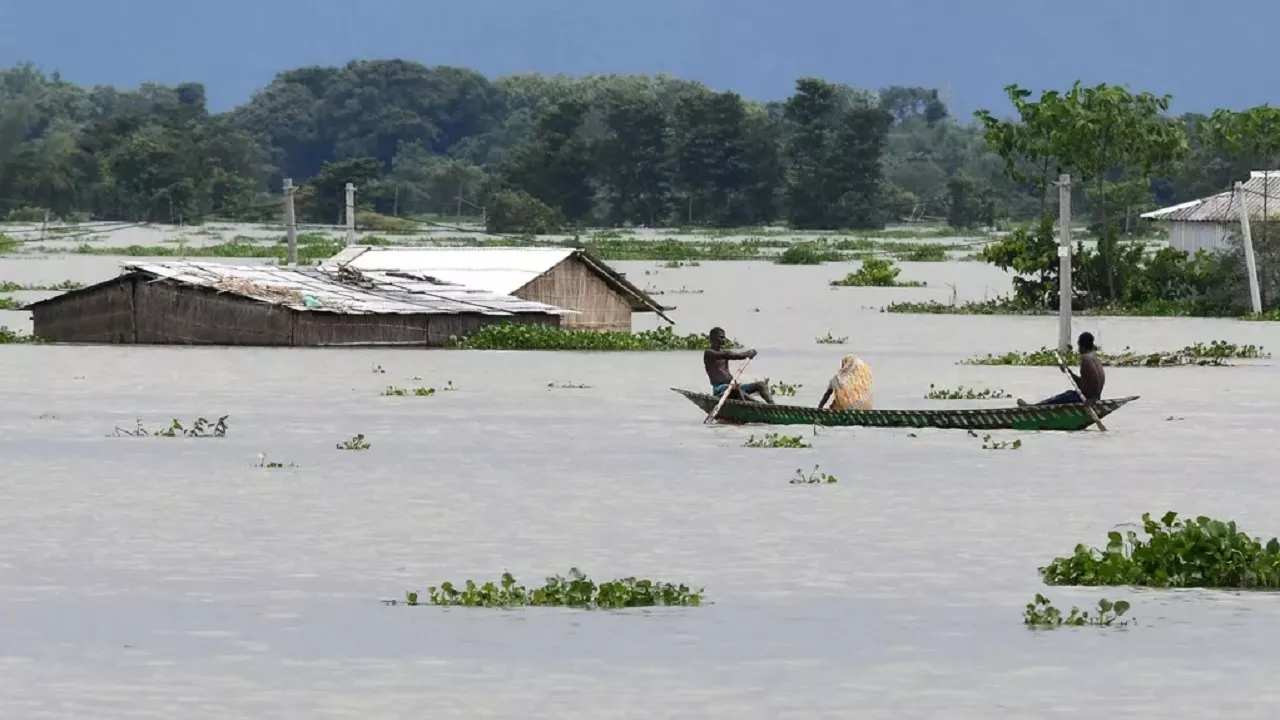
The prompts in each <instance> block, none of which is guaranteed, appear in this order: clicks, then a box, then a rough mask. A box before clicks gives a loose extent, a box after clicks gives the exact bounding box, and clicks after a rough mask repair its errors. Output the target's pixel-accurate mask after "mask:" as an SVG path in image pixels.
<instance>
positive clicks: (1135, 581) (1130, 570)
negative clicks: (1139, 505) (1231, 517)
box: [1040, 512, 1280, 590]
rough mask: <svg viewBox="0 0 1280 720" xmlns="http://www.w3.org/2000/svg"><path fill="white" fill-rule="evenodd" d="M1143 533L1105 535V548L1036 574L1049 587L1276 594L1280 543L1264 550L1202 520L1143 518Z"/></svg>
mask: <svg viewBox="0 0 1280 720" xmlns="http://www.w3.org/2000/svg"><path fill="white" fill-rule="evenodd" d="M1142 533H1143V534H1144V535H1145V536H1146V537H1145V538H1144V537H1142V536H1140V535H1139V534H1138V533H1137V532H1135V531H1133V530H1128V531H1125V532H1124V533H1121V532H1119V531H1116V530H1113V531H1111V532H1109V533H1107V545H1106V547H1103V548H1091V547H1086V546H1084V545H1076V548H1075V551H1074V552H1073V553H1072V555H1071V556H1070V557H1060V558H1054V559H1053V561H1052V562H1050V563H1049V564H1048V565H1046V566H1045V567H1042V568H1040V576H1041V577H1042V578H1044V581H1045V583H1047V584H1049V585H1108V586H1110V585H1133V586H1136V587H1155V588H1222V589H1228V588H1229V589H1244V590H1248V589H1268V590H1273V589H1277V588H1280V540H1276V538H1272V539H1271V540H1269V541H1267V542H1266V543H1265V544H1264V543H1263V542H1262V541H1261V540H1260V539H1257V538H1252V537H1250V536H1249V535H1247V534H1245V533H1244V532H1242V531H1240V530H1239V529H1237V528H1236V524H1235V522H1234V521H1232V522H1222V521H1221V520H1213V519H1211V518H1207V517H1203V516H1201V517H1197V518H1195V519H1194V520H1180V519H1178V514H1177V513H1175V512H1167V513H1165V514H1164V516H1163V517H1161V518H1160V519H1159V520H1153V519H1152V518H1151V514H1150V513H1144V514H1143V516H1142Z"/></svg>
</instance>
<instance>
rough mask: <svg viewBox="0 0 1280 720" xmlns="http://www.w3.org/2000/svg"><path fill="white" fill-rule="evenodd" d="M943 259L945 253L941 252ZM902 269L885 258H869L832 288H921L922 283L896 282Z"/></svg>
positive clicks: (834, 282) (833, 283)
mask: <svg viewBox="0 0 1280 720" xmlns="http://www.w3.org/2000/svg"><path fill="white" fill-rule="evenodd" d="M939 252H942V254H943V259H946V253H945V252H943V251H942V250H939ZM901 272H902V268H900V267H898V266H896V265H894V264H893V261H892V260H888V259H886V258H877V257H869V258H867V259H866V260H863V261H862V267H860V268H858V270H857V271H856V272H851V273H849V274H848V275H845V276H844V278H843V279H840V280H832V281H831V286H832V287H923V286H924V283H922V282H915V281H901V280H898V275H899V273H901Z"/></svg>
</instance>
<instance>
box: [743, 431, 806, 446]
mask: <svg viewBox="0 0 1280 720" xmlns="http://www.w3.org/2000/svg"><path fill="white" fill-rule="evenodd" d="M742 447H749V448H796V449H805V448H811V447H813V446H812V445H810V444H809V443H807V442H805V439H804V437H803V436H801V435H779V434H778V433H765V436H764V437H762V438H757V437H756V436H755V435H752V436H751V437H749V438H747V441H746V442H745V443H743V445H742Z"/></svg>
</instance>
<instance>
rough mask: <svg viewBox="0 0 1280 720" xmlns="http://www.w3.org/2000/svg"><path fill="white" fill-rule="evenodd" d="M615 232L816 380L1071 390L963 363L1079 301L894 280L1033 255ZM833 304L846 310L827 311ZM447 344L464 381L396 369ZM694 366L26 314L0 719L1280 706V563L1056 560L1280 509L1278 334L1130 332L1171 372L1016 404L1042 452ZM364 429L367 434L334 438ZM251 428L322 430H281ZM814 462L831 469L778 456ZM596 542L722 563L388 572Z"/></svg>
mask: <svg viewBox="0 0 1280 720" xmlns="http://www.w3.org/2000/svg"><path fill="white" fill-rule="evenodd" d="M114 262H115V261H114V260H112V259H109V258H101V257H99V258H80V257H77V258H58V257H53V258H48V259H45V260H40V259H37V258H28V257H18V258H4V259H0V278H3V279H6V280H14V281H18V282H52V281H57V280H62V279H67V278H72V279H78V280H85V281H89V280H94V279H99V278H105V277H109V276H110V275H111V274H113V273H114V267H113V265H114ZM618 265H619V266H620V268H621V269H623V270H624V271H626V272H628V274H629V277H631V278H632V279H633V280H637V281H638V282H640V284H642V285H644V284H648V285H650V286H652V287H654V288H659V289H668V290H669V289H676V288H681V287H685V288H688V289H700V290H704V291H705V292H703V293H701V294H697V293H687V294H666V295H662V296H660V298H661V299H662V300H664V301H665V302H666V303H667V304H671V305H677V306H678V307H679V309H678V310H676V311H675V313H674V316H675V317H676V318H677V319H678V321H679V325H678V327H677V330H678V331H680V332H694V331H705V330H706V329H707V328H708V327H710V326H711V325H713V324H719V325H723V326H724V327H725V328H726V329H727V330H728V332H729V334H730V335H731V336H733V337H736V338H738V339H739V340H741V341H743V342H744V343H747V344H749V345H751V346H754V347H756V348H758V349H759V350H760V355H759V357H758V358H757V359H756V360H755V361H754V362H753V363H752V365H751V367H750V368H749V369H748V375H756V376H763V375H767V376H769V377H770V378H772V379H773V380H774V381H778V380H785V381H788V382H791V383H801V384H803V387H801V389H800V396H799V398H797V399H798V400H799V401H802V402H805V403H813V402H816V401H817V399H818V397H819V396H820V394H821V386H822V383H823V381H824V380H825V379H826V378H828V377H829V376H830V374H831V373H832V372H834V371H835V369H836V368H837V366H838V365H839V361H840V356H841V354H842V353H844V352H856V353H858V354H859V355H860V356H861V357H863V358H864V359H866V360H867V361H868V362H869V363H870V364H871V366H872V368H873V369H874V371H875V377H876V397H877V404H878V406H880V407H886V408H889V407H926V406H929V407H933V406H937V405H938V403H936V402H935V401H927V400H924V399H923V395H924V393H925V391H927V390H928V386H929V384H930V383H934V384H936V385H938V386H939V387H953V386H955V385H957V384H964V385H966V386H971V387H972V386H977V387H994V388H1003V389H1005V390H1007V391H1009V392H1011V393H1013V394H1015V395H1018V396H1025V397H1028V398H1032V399H1034V398H1037V397H1039V396H1046V395H1049V394H1052V393H1056V392H1058V391H1060V390H1062V389H1063V385H1062V377H1061V375H1059V374H1058V373H1057V372H1056V371H1054V370H1053V369H1047V368H990V367H968V366H959V365H956V364H955V363H956V361H957V360H961V359H963V358H965V357H967V356H970V355H972V354H975V353H982V352H987V351H1005V350H1013V349H1034V348H1037V347H1040V346H1041V345H1052V344H1053V343H1054V341H1055V339H1056V336H1057V334H1056V325H1055V321H1054V320H1053V319H1051V318H998V317H997V318H992V317H945V316H903V315H889V314H883V313H880V312H878V310H877V309H876V308H878V307H879V306H881V305H883V304H884V303H885V302H888V301H889V300H892V299H899V298H901V299H928V298H935V299H941V300H945V299H947V298H949V297H950V295H951V293H952V289H951V288H948V287H945V285H944V283H947V282H951V283H954V284H955V286H956V287H955V292H956V294H957V296H958V297H959V298H961V299H964V298H970V297H981V296H982V295H983V294H984V293H989V294H996V293H998V292H1004V291H1005V290H1007V288H1008V281H1007V279H1005V278H1004V277H1003V276H1002V275H1001V274H1000V273H999V272H998V271H994V270H992V269H991V268H989V267H985V266H982V265H978V264H975V263H947V264H942V263H934V264H930V263H921V264H911V263H906V264H904V265H903V266H904V268H905V270H904V272H903V277H904V279H920V280H927V281H928V282H929V287H927V288H922V289H900V290H899V289H858V288H840V289H835V290H832V289H829V288H828V287H826V282H827V281H828V280H830V279H834V278H837V277H840V276H842V275H843V274H844V273H845V272H847V271H848V270H849V269H851V268H852V267H854V266H855V265H854V264H850V265H847V266H840V265H828V266H822V267H777V266H773V265H769V264H766V263H716V264H711V263H704V264H703V265H702V266H700V267H688V268H680V269H659V270H657V272H656V274H650V275H645V271H646V270H648V271H649V272H650V273H653V270H654V265H653V264H651V263H618ZM24 315H25V313H10V314H9V315H8V316H6V317H3V318H0V324H6V323H7V324H10V325H15V324H19V323H18V321H19V320H22V318H23V317H24ZM652 325H653V321H652V320H651V319H648V318H646V319H643V320H640V321H638V322H637V326H643V327H650V326H652ZM27 327H29V326H27ZM1083 329H1089V330H1092V331H1093V332H1094V333H1095V334H1096V335H1098V336H1099V340H1100V342H1101V344H1103V345H1104V346H1105V347H1108V348H1111V349H1118V348H1119V347H1122V346H1124V345H1130V346H1133V347H1134V348H1136V349H1145V350H1167V349H1175V348H1177V347H1181V346H1182V345H1185V344H1188V343H1191V342H1195V341H1209V340H1213V339H1223V340H1229V341H1233V342H1239V343H1245V342H1249V343H1260V344H1264V345H1268V346H1277V348H1278V349H1280V330H1278V329H1277V327H1276V326H1275V325H1274V324H1268V323H1243V322H1235V321H1209V320H1182V319H1178V320H1164V319H1119V318H1116V319H1112V318H1107V319H1096V318H1083V319H1079V322H1078V323H1077V326H1076V330H1077V331H1078V330H1083ZM827 332H831V333H832V334H834V335H837V336H846V335H847V336H848V337H849V340H848V343H847V344H845V345H842V346H841V345H820V344H816V343H815V342H814V338H815V337H817V336H820V335H825V334H826V333H827ZM375 366H381V368H383V369H384V370H385V373H375V372H373V368H374V367H375ZM415 377H420V378H422V379H421V380H415V379H414V378H415ZM448 381H452V383H453V385H454V386H455V387H456V388H457V391H456V392H441V393H438V394H437V395H435V396H434V397H427V398H419V397H407V398H384V397H380V396H379V392H380V391H381V390H382V389H383V388H384V387H385V386H386V385H388V384H394V385H397V386H400V387H412V386H417V385H432V386H435V387H437V388H440V387H443V386H444V385H445V383H446V382H448ZM549 383H555V384H561V383H566V384H567V383H573V384H586V385H590V386H591V387H590V388H587V389H559V388H549V387H548V384H549ZM704 384H705V378H704V377H703V376H702V370H701V365H700V362H699V357H698V356H697V354H696V353H670V354H660V353H651V354H645V353H636V354H587V353H582V354H564V353H555V354H550V353H546V354H540V353H516V352H466V353H464V352H456V351H420V350H263V349H226V348H215V349H193V348H149V347H36V346H8V347H3V348H0V398H2V399H3V400H2V402H0V458H3V465H0V467H3V472H2V473H0V475H2V478H0V617H3V618H4V622H3V623H0V717H4V718H10V717H12V718H84V717H94V718H97V717H102V718H166V719H167V718H175V717H181V718H186V719H194V718H285V717H289V718H292V717H299V718H399V717H406V718H408V717H414V718H418V717H423V718H425V717H431V718H441V717H443V718H565V717H581V718H606V717H625V718H650V717H661V718H686V717H687V718H707V717H726V718H819V717H831V718H851V717H857V718H963V719H968V718H973V719H984V720H985V719H988V718H1029V717H1062V718H1080V717H1107V718H1152V717H1164V718H1199V717H1215V718H1274V717H1276V716H1277V714H1280V690H1277V689H1276V688H1275V682H1274V669H1275V667H1276V666H1277V665H1278V664H1280V631H1277V629H1276V628H1277V626H1278V621H1280V597H1277V596H1275V595H1271V594H1262V593H1226V592H1203V591H1192V592H1151V591H1134V590H1129V589H1123V588H1105V589H1103V588H1099V589H1080V588H1046V587H1045V586H1044V585H1043V584H1042V583H1041V582H1040V581H1039V578H1038V575H1037V573H1036V568H1037V567H1038V566H1040V565H1043V564H1045V563H1046V562H1048V561H1049V560H1050V559H1052V558H1053V557H1055V556H1057V555H1062V554H1066V553H1069V552H1070V550H1071V549H1072V547H1073V546H1074V545H1075V544H1076V543H1078V542H1088V543H1091V544H1097V543H1099V542H1101V541H1102V540H1103V539H1104V537H1105V533H1106V532H1107V531H1108V530H1110V529H1112V528H1113V527H1114V526H1116V525H1117V524H1120V523H1125V522H1130V521H1134V520H1137V519H1138V517H1139V515H1140V514H1141V513H1143V512H1146V511H1150V512H1152V513H1156V514H1160V513H1163V512H1164V511H1165V510H1169V509H1174V510H1179V511H1181V512H1183V513H1187V514H1206V515H1211V516H1215V517H1222V518H1232V519H1235V520H1237V521H1238V522H1240V524H1241V525H1242V526H1243V527H1244V528H1245V529H1246V530H1248V531H1251V532H1253V533H1255V534H1260V535H1261V534H1265V535H1266V537H1270V536H1271V535H1274V534H1277V533H1280V520H1278V519H1277V518H1276V516H1275V513H1274V508H1275V507H1277V506H1280V484H1277V483H1276V481H1275V478H1276V474H1275V467H1276V466H1277V463H1280V432H1278V429H1280V421H1278V420H1277V417H1280V367H1278V366H1277V365H1276V364H1275V363H1274V362H1272V361H1261V362H1253V363H1249V362H1242V363H1240V364H1239V365H1238V366H1236V367H1230V368H1174V369H1123V368H1117V369H1112V370H1111V371H1110V372H1109V374H1108V394H1109V395H1116V396H1118V395H1133V394H1136V395H1141V396H1142V399H1141V400H1140V401H1138V402H1136V403H1134V404H1131V405H1129V406H1127V407H1125V408H1124V409H1122V410H1121V411H1120V412H1118V413H1117V414H1115V415H1113V416H1111V417H1110V418H1108V422H1107V425H1108V427H1109V428H1110V430H1111V432H1109V433H1107V434H1101V433H1097V432H1095V431H1089V432H1085V433H1076V434H1052V433H1046V434H1016V433H995V435H996V438H997V439H1012V438H1013V437H1014V436H1015V435H1019V436H1021V437H1022V438H1023V440H1024V443H1025V444H1024V445H1023V447H1022V448H1021V449H1020V450H1017V451H986V450H983V449H982V448H981V440H979V439H977V438H972V437H969V436H968V435H966V434H964V433H962V432H953V431H919V432H917V433H915V436H914V437H913V436H912V434H911V433H908V432H906V431H899V430H873V429H859V428H847V429H822V430H819V431H818V435H817V436H816V437H813V438H811V440H812V442H813V444H814V447H813V449H811V450H760V449H746V448H743V447H742V443H743V441H744V440H745V438H746V437H747V436H748V435H750V434H752V432H755V433H759V432H760V431H761V429H760V428H755V429H754V430H752V429H748V428H731V427H704V426H702V425H701V424H700V421H701V417H702V415H701V413H700V412H699V411H698V410H697V408H695V407H694V406H693V405H691V404H690V403H688V402H687V401H685V400H684V399H683V398H681V397H679V396H677V395H676V394H674V393H672V392H670V391H668V390H667V388H668V387H670V386H683V387H693V388H701V387H702V386H703V385H704ZM957 404H958V405H981V404H983V403H982V402H981V401H979V402H969V403H957ZM224 414H226V415H229V416H230V417H229V420H228V424H229V426H230V430H229V432H228V435H227V437H226V438H224V439H218V440H213V439H208V440H203V439H192V440H185V439H165V438H114V437H107V435H109V434H110V433H111V432H112V429H113V428H115V427H117V426H123V427H131V426H132V425H133V423H134V421H135V419H137V418H140V419H141V420H142V421H143V422H144V423H145V424H147V425H151V426H156V425H159V424H161V423H166V422H168V421H169V420H170V419H172V418H174V417H177V418H181V419H184V420H190V419H193V418H195V417H198V416H204V417H207V418H214V417H216V416H219V415H224ZM793 431H794V432H802V433H804V434H805V435H810V434H811V433H812V431H811V429H809V428H796V429H794V430H793ZM356 433H363V434H364V435H365V436H366V437H367V438H368V440H369V442H371V444H372V448H371V449H370V450H368V451H367V452H341V451H338V450H336V449H335V447H334V445H335V443H337V442H339V441H341V440H344V439H346V438H348V437H350V436H352V435H354V434H356ZM259 453H266V454H267V456H268V457H269V458H270V459H272V460H277V461H281V462H285V463H296V464H297V465H298V467H297V468H286V469H277V470H267V469H262V468H258V467H254V465H255V464H256V463H257V462H258V455H259ZM814 465H820V466H821V469H822V470H824V471H827V472H830V473H833V474H835V475H836V476H838V477H839V483H838V484H837V485H834V486H792V485H789V484H788V480H789V478H790V477H791V476H792V475H793V474H794V472H795V471H796V470H797V468H804V469H805V470H808V469H810V468H812V467H813V466H814ZM570 566H577V567H579V568H581V569H582V570H584V571H585V572H587V573H588V574H589V575H591V576H592V577H594V578H597V579H609V578H613V577H619V576H627V575H636V576H643V577H652V578H655V579H662V580H668V581H674V582H685V583H690V584H695V585H699V586H703V587H705V588H706V593H707V599H708V600H709V601H710V604H708V605H706V606H703V607H698V608H685V609H656V610H650V611H627V612H573V611H558V610H545V609H543V610H519V611H512V612H502V611H485V610H441V609H435V608H430V607H416V608H410V607H404V606H399V607H387V606H384V605H383V604H382V603H380V602H379V600H380V599H382V598H388V597H398V596H401V595H402V593H403V592H404V591H405V590H409V589H423V588H425V587H426V586H427V585H431V584H436V583H439V582H441V581H444V580H453V581H459V580H463V579H466V578H476V579H495V578H496V577H497V576H498V575H499V574H500V573H501V572H502V571H503V570H510V571H511V572H513V573H514V574H515V575H516V576H517V577H518V578H520V579H522V580H524V581H525V582H527V583H530V584H532V583H535V582H537V581H538V580H540V579H541V578H542V577H543V576H545V575H547V574H551V573H564V572H566V571H567V570H568V568H569V567H570ZM1037 592H1044V593H1045V594H1047V595H1048V596H1049V597H1050V598H1051V599H1052V600H1053V601H1054V603H1055V604H1056V605H1058V606H1059V607H1064V608H1065V607H1069V606H1070V605H1072V604H1078V605H1082V606H1092V605H1093V604H1094V603H1096V601H1097V599H1098V598H1100V597H1108V598H1111V599H1121V598H1123V599H1128V600H1130V601H1131V602H1132V603H1133V610H1132V611H1131V615H1132V616H1134V617H1136V618H1137V621H1138V624H1137V625H1135V626H1131V627H1127V628H1123V629H1114V628H1113V629H1098V628H1076V629H1060V630H1055V631H1051V632H1033V631H1028V630H1027V629H1026V628H1024V627H1023V625H1022V624H1021V613H1022V609H1023V606H1024V605H1025V604H1026V603H1027V602H1028V601H1030V600H1031V598H1032V597H1033V596H1034V595H1035V593H1037Z"/></svg>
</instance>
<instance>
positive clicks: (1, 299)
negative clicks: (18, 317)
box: [0, 295, 26, 310]
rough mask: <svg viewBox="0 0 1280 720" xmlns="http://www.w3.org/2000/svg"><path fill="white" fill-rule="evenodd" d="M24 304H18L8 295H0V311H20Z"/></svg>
mask: <svg viewBox="0 0 1280 720" xmlns="http://www.w3.org/2000/svg"><path fill="white" fill-rule="evenodd" d="M25 305H26V303H20V302H18V301H17V300H14V299H13V298H11V297H9V296H8V295H0V310H21V309H22V308H23V307H24V306H25Z"/></svg>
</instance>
